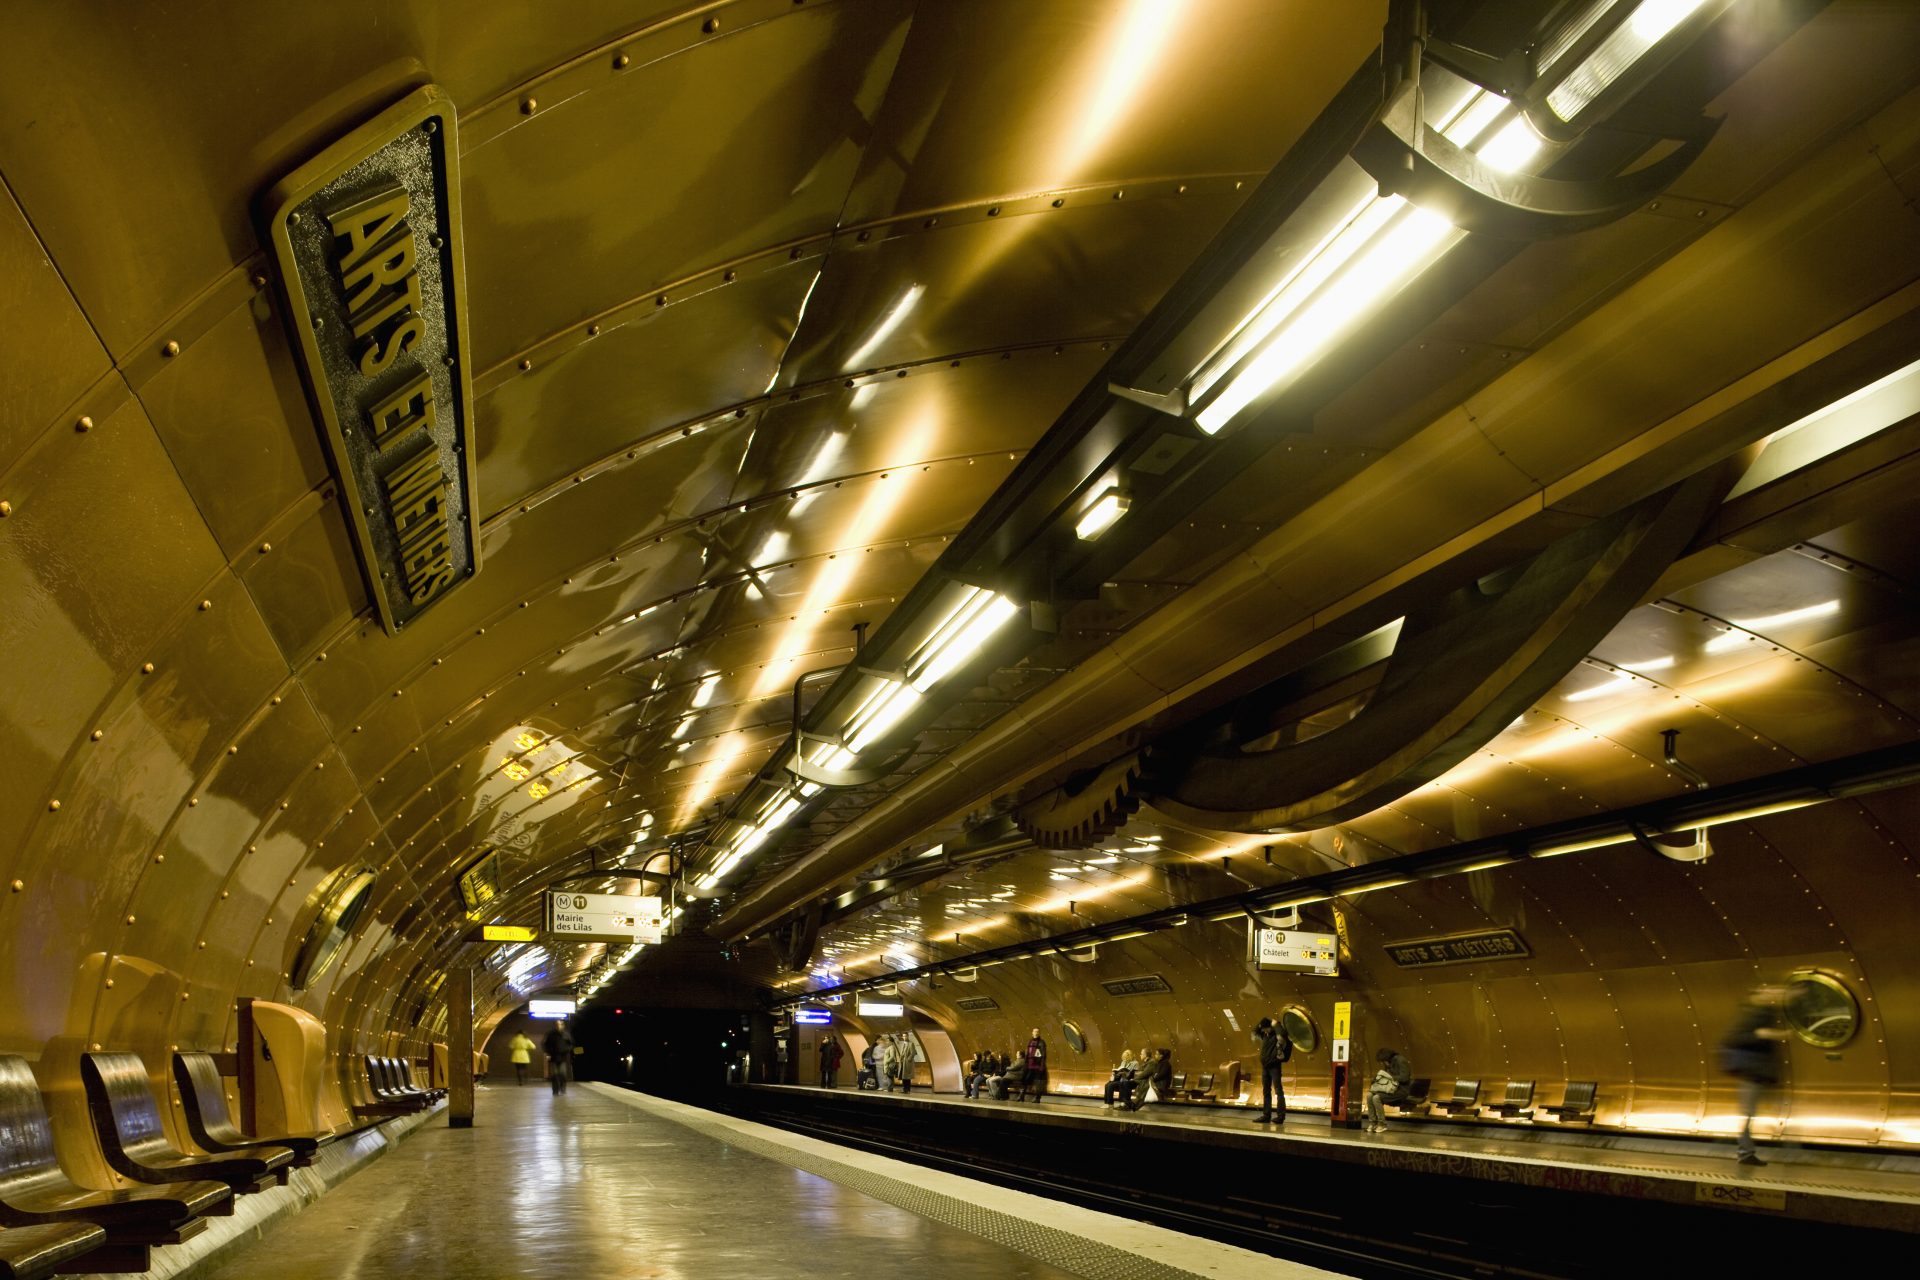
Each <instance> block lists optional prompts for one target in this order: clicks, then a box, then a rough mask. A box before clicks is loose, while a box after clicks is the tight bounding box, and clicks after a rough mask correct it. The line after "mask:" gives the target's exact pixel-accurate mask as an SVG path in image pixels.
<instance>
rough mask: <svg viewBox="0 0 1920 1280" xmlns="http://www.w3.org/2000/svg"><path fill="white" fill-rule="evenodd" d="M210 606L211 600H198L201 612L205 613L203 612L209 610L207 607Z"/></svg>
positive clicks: (211, 605)
mask: <svg viewBox="0 0 1920 1280" xmlns="http://www.w3.org/2000/svg"><path fill="white" fill-rule="evenodd" d="M211 608H213V601H211V600H202V601H201V602H200V612H202V613H205V612H206V611H207V610H209V609H211Z"/></svg>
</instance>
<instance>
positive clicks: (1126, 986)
mask: <svg viewBox="0 0 1920 1280" xmlns="http://www.w3.org/2000/svg"><path fill="white" fill-rule="evenodd" d="M1100 985H1101V986H1103V987H1105V988H1106V989H1107V994H1108V995H1110V996H1154V995H1161V994H1163V993H1165V992H1169V991H1172V990H1173V988H1172V987H1170V986H1168V985H1167V980H1166V979H1165V978H1163V977H1161V976H1160V975H1159V974H1157V973H1148V974H1142V975H1141V976H1140V977H1138V978H1113V979H1109V980H1108V981H1105V982H1102V983H1101V984H1100Z"/></svg>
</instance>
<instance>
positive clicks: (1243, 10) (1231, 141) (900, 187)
mask: <svg viewBox="0 0 1920 1280" xmlns="http://www.w3.org/2000/svg"><path fill="white" fill-rule="evenodd" d="M1385 16H1386V6H1385V5H1384V4H1382V3H1376V2H1374V0H1368V2H1367V3H1363V4H1352V5H1342V6H1339V7H1338V9H1337V11H1329V9H1328V8H1327V7H1326V6H1325V5H1319V4H1314V3H1311V0H1281V2H1278V3H1276V2H1275V0H1206V2H1205V3H1202V4H1197V5H1188V6H1184V7H1181V6H1173V5H1165V4H1160V3H1158V2H1157V0H1098V2H1097V3H1089V2H1088V0H973V2H971V3H968V4H921V5H919V6H918V7H917V8H916V10H915V12H914V16H913V29H912V32H911V34H910V36H909V38H908V40H907V44H906V48H905V49H904V50H903V51H902V53H901V55H900V63H899V68H898V70H897V71H896V72H895V74H894V78H893V83H892V85H891V86H890V87H889V91H888V95H887V100H886V106H885V109H884V110H883V111H882V113H881V114H880V116H879V119H878V121H877V124H878V128H877V130H876V133H875V136H874V138H873V140H872V141H871V142H870V143H869V144H868V146H867V151H866V159H865V162H864V163H863V165H862V168H861V172H860V176H859V179H858V181H857V182H856V183H855V186H854V189H853V193H852V195H851V197H850V198H849V200H848V203H847V211H846V214H845V220H846V221H847V222H850V223H857V222H866V221H870V220H873V219H877V218H886V217H890V216H893V215H895V214H898V213H900V212H903V211H912V210H919V209H926V210H935V209H939V208H941V207H943V206H947V205H953V204H961V203H965V202H968V201H972V200H978V199H982V198H986V197H994V196H1008V195H1014V194H1018V193H1023V192H1028V191H1044V190H1050V189H1058V188H1066V187H1071V186H1074V185H1079V184H1084V183H1089V182H1101V181H1108V180H1130V179H1135V178H1142V177H1149V176H1164V175H1167V174H1188V173H1248V172H1264V171H1266V170H1267V169H1268V168H1271V167H1272V165H1273V163H1274V162H1275V161H1276V160H1278V159H1279V158H1280V157H1281V155H1282V154H1284V153H1285V151H1286V149H1287V147H1288V146H1289V145H1291V144H1292V142H1293V141H1294V139H1296V138H1297V137H1298V136H1299V135H1300V133H1301V132H1303V131H1304V130H1305V128H1306V126H1307V124H1308V123H1309V122H1310V121H1312V119H1313V118H1314V117H1315V116H1317V115H1318V114H1319V113H1320V111H1321V109H1322V108H1323V107H1324V106H1325V104H1326V102H1327V100H1328V99H1330V98H1331V97H1332V96H1333V94H1334V92H1335V91H1336V90H1337V89H1339V87H1340V86H1341V85H1342V84H1344V83H1345V82H1346V80H1347V78H1348V77H1349V76H1351V75H1352V74H1353V73H1354V71H1355V70H1356V69H1357V68H1358V67H1359V66H1360V64H1361V63H1362V62H1364V61H1365V60H1366V58H1367V57H1368V55H1369V54H1371V53H1372V52H1373V51H1374V50H1375V49H1377V48H1378V47H1379V43H1380V26H1381V23H1382V22H1383V21H1384V20H1385ZM1254 49H1257V50H1260V51H1261V56H1259V57H1251V58H1250V57H1247V56H1245V55H1246V52H1247V51H1248V50H1254ZM1282 61H1284V65H1285V66H1286V72H1285V74H1280V75H1276V74H1275V69H1276V67H1277V66H1278V65H1280V62H1282ZM1036 86H1044V91H1043V92H1035V87H1036Z"/></svg>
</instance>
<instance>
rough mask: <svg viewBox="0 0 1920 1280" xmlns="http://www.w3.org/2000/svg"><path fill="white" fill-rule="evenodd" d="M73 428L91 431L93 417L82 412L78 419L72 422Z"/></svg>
mask: <svg viewBox="0 0 1920 1280" xmlns="http://www.w3.org/2000/svg"><path fill="white" fill-rule="evenodd" d="M73 429H74V430H75V431H91V430H93V419H92V418H90V417H88V416H87V415H86V414H84V413H83V414H81V415H80V420H79V421H78V422H75V423H74V424H73Z"/></svg>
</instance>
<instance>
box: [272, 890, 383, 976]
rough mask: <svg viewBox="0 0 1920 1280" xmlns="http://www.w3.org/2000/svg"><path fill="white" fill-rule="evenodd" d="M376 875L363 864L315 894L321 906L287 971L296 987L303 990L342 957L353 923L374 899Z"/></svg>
mask: <svg viewBox="0 0 1920 1280" xmlns="http://www.w3.org/2000/svg"><path fill="white" fill-rule="evenodd" d="M373 879H374V876H373V871H372V870H371V869H370V868H367V867H361V868H358V869H356V870H353V871H343V872H341V873H339V874H338V875H336V876H335V877H334V878H333V881H332V883H331V884H329V885H324V886H322V888H321V890H320V892H319V893H318V895H316V896H318V897H319V899H320V909H319V910H318V911H317V912H316V913H315V914H314V917H313V923H312V924H311V925H309V926H308V927H307V936H306V937H305V938H303V939H302V940H301V942H300V950H299V952H298V954H296V955H295V956H294V958H293V967H292V968H291V969H289V970H288V971H287V982H288V984H289V985H290V986H292V987H293V989H294V990H295V991H304V990H306V988H308V987H310V986H312V985H313V984H314V983H315V982H317V981H319V979H320V976H321V975H322V974H324V973H325V972H326V971H327V970H328V969H329V968H330V967H331V966H332V965H333V962H334V961H335V960H337V959H339V958H340V952H341V951H342V950H344V949H345V947H346V945H347V939H348V938H350V937H352V936H353V928H354V926H355V925H356V924H358V923H359V922H360V915H361V913H362V912H364V911H365V910H366V909H367V904H368V903H370V902H372V901H373Z"/></svg>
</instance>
